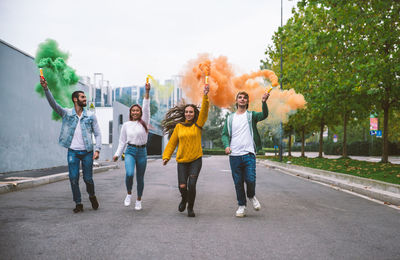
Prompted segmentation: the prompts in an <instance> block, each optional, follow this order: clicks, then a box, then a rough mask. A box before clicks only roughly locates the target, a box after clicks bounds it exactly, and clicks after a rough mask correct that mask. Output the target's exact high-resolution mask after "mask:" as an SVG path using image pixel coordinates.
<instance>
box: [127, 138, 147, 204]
mask: <svg viewBox="0 0 400 260" xmlns="http://www.w3.org/2000/svg"><path fill="white" fill-rule="evenodd" d="M135 165H136V183H137V196H138V197H142V194H143V188H144V172H145V171H146V165H147V149H146V147H140V148H139V147H134V146H129V145H128V147H127V148H126V150H125V170H126V176H125V183H126V189H127V191H128V192H129V193H130V192H131V191H132V185H133V175H134V174H135Z"/></svg>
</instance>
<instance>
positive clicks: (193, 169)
mask: <svg viewBox="0 0 400 260" xmlns="http://www.w3.org/2000/svg"><path fill="white" fill-rule="evenodd" d="M201 165H202V158H201V157H200V158H198V159H196V160H194V161H193V162H188V163H178V182H179V191H180V192H181V194H182V197H183V198H184V199H186V200H187V201H188V203H189V205H188V206H189V208H193V205H194V201H195V199H196V183H197V178H198V177H199V174H200V170H201ZM182 184H184V185H185V188H182V187H181V185H182Z"/></svg>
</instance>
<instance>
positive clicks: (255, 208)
mask: <svg viewBox="0 0 400 260" xmlns="http://www.w3.org/2000/svg"><path fill="white" fill-rule="evenodd" d="M250 201H251V203H253V208H254V210H260V209H261V205H260V202H259V201H258V200H257V198H256V196H254V197H253V198H251V199H250Z"/></svg>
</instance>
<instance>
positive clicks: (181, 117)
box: [161, 103, 202, 137]
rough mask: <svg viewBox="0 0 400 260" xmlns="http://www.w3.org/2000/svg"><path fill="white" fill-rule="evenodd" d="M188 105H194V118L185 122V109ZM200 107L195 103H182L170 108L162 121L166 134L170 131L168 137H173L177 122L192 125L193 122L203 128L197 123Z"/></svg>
mask: <svg viewBox="0 0 400 260" xmlns="http://www.w3.org/2000/svg"><path fill="white" fill-rule="evenodd" d="M187 107H192V108H193V110H194V117H193V120H191V121H190V122H185V109H186V108H187ZM199 114H200V112H199V109H198V108H197V106H196V105H193V104H185V103H183V104H180V105H177V106H174V107H173V108H171V109H169V110H168V112H167V113H166V114H165V118H164V120H163V121H161V126H162V127H163V131H164V134H166V133H168V137H171V135H172V132H173V131H174V129H175V127H176V125H177V124H182V125H184V126H188V127H189V126H192V125H193V124H194V125H195V126H197V127H198V128H200V129H202V128H201V127H200V126H198V125H197V119H198V118H199Z"/></svg>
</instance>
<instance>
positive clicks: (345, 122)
mask: <svg viewBox="0 0 400 260" xmlns="http://www.w3.org/2000/svg"><path fill="white" fill-rule="evenodd" d="M348 118H349V116H348V112H345V113H344V122H343V151H342V157H343V158H347V121H348Z"/></svg>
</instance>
